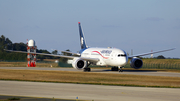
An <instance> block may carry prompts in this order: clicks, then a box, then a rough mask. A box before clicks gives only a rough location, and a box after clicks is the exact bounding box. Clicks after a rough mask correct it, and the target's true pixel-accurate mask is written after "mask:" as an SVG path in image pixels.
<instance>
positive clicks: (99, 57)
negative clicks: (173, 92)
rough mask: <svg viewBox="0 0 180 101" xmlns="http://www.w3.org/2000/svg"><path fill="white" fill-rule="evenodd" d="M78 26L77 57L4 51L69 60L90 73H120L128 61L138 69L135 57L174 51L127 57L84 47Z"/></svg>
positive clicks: (119, 52)
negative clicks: (104, 70) (94, 69)
mask: <svg viewBox="0 0 180 101" xmlns="http://www.w3.org/2000/svg"><path fill="white" fill-rule="evenodd" d="M78 24H79V34H80V43H81V50H80V51H79V53H72V54H76V55H77V56H64V55H54V54H44V53H33V52H24V51H13V50H6V51H11V52H20V53H30V54H39V55H48V56H55V57H64V58H70V59H73V62H72V66H73V67H74V68H75V69H78V70H84V71H91V69H90V68H89V67H88V66H89V65H91V64H92V65H97V66H112V70H116V71H118V70H119V72H122V68H123V67H124V66H125V65H126V64H127V62H128V59H131V61H130V66H131V67H132V68H135V69H139V68H141V67H142V66H143V61H142V60H141V59H140V58H137V57H139V56H145V55H149V54H154V53H160V52H165V51H170V50H174V49H175V48H172V49H167V50H162V51H156V52H149V53H144V54H139V55H134V56H131V57H128V56H127V53H126V52H125V51H124V50H121V49H116V48H93V47H88V46H87V45H86V41H85V37H84V33H83V30H82V28H81V23H80V22H78ZM63 52H67V51H63ZM67 53H71V52H67Z"/></svg>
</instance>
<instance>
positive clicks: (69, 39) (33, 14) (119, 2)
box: [0, 0, 180, 58]
mask: <svg viewBox="0 0 180 101" xmlns="http://www.w3.org/2000/svg"><path fill="white" fill-rule="evenodd" d="M179 4H180V0H0V35H4V36H5V37H8V38H9V39H10V40H11V41H12V42H13V43H15V42H18V43H19V42H24V43H26V40H27V39H34V40H35V41H36V45H37V47H38V49H47V50H49V51H51V49H59V50H66V49H70V50H71V51H72V52H77V51H79V49H80V40H79V32H78V22H81V24H82V28H83V31H84V34H85V38H86V43H87V44H88V46H90V47H115V48H120V49H123V50H125V51H126V52H128V53H131V49H133V54H134V55H135V54H140V53H146V52H150V51H151V50H153V51H156V50H162V49H169V48H174V47H175V48H176V50H173V51H169V52H164V53H159V54H156V55H154V56H158V55H164V56H165V57H175V58H180V13H179V10H180V6H179ZM146 57H150V55H149V56H146Z"/></svg>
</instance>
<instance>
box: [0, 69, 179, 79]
mask: <svg viewBox="0 0 180 101" xmlns="http://www.w3.org/2000/svg"><path fill="white" fill-rule="evenodd" d="M0 69H15V70H50V71H76V72H81V71H82V70H77V69H74V68H45V67H0ZM82 72H83V71H82ZM91 72H96V73H113V74H131V75H149V76H167V77H180V73H173V72H162V71H156V70H143V71H142V70H124V71H123V72H120V73H119V72H118V71H111V70H110V69H94V68H91Z"/></svg>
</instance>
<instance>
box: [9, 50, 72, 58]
mask: <svg viewBox="0 0 180 101" xmlns="http://www.w3.org/2000/svg"><path fill="white" fill-rule="evenodd" d="M6 51H9V52H17V53H29V54H38V55H46V56H54V57H64V58H70V59H73V58H74V57H73V56H64V55H55V54H46V53H34V52H25V51H13V50H6Z"/></svg>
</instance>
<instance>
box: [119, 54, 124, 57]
mask: <svg viewBox="0 0 180 101" xmlns="http://www.w3.org/2000/svg"><path fill="white" fill-rule="evenodd" d="M120 56H122V57H124V56H126V54H118V57H120Z"/></svg>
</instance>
